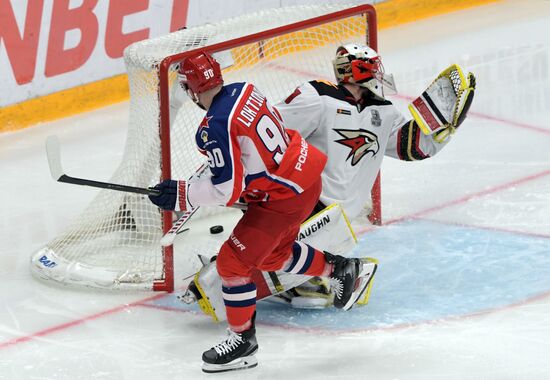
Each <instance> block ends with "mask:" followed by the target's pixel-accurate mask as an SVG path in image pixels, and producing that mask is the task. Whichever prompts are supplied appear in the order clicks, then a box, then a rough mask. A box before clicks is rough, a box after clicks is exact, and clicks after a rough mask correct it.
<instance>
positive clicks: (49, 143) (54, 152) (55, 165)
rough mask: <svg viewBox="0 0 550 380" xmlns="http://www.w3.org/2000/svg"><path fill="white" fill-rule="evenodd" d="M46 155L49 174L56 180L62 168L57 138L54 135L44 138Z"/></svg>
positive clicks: (61, 172)
mask: <svg viewBox="0 0 550 380" xmlns="http://www.w3.org/2000/svg"><path fill="white" fill-rule="evenodd" d="M46 156H47V157H48V165H49V166H50V174H51V175H52V178H53V179H54V180H55V181H57V180H59V178H61V176H62V175H63V168H62V167H61V153H60V148H59V139H58V138H57V136H55V135H52V136H48V137H47V138H46Z"/></svg>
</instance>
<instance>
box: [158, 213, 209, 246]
mask: <svg viewBox="0 0 550 380" xmlns="http://www.w3.org/2000/svg"><path fill="white" fill-rule="evenodd" d="M199 208H200V207H196V208H194V209H192V210H190V211H186V212H184V213H183V215H182V216H180V218H179V219H178V220H177V221H176V223H174V225H172V228H170V230H168V232H167V233H166V234H164V236H163V237H162V238H161V239H160V245H161V246H163V247H167V246H169V245H172V244H173V243H174V240H176V236H178V233H179V231H180V230H181V229H182V227H183V226H184V225H185V224H186V223H187V222H188V221H189V219H191V217H192V216H193V214H194V213H195V212H197V210H198V209H199Z"/></svg>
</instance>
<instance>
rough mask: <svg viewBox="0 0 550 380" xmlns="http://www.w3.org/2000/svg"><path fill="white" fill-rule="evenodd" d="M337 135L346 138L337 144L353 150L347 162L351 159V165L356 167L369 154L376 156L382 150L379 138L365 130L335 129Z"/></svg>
mask: <svg viewBox="0 0 550 380" xmlns="http://www.w3.org/2000/svg"><path fill="white" fill-rule="evenodd" d="M334 131H335V132H336V133H338V134H339V135H340V136H342V137H344V138H343V139H340V140H334V141H335V142H337V143H339V144H342V145H345V146H347V147H348V148H350V149H351V151H350V152H349V154H348V157H347V158H346V161H347V160H349V159H350V158H351V165H352V166H355V165H357V163H358V162H359V161H361V159H362V158H363V157H365V156H366V155H367V154H368V153H372V156H374V155H375V154H376V153H378V150H379V149H380V147H379V145H378V136H376V135H375V134H374V133H372V132H369V131H366V130H364V129H359V130H355V129H334Z"/></svg>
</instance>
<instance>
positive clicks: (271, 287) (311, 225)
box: [178, 204, 378, 322]
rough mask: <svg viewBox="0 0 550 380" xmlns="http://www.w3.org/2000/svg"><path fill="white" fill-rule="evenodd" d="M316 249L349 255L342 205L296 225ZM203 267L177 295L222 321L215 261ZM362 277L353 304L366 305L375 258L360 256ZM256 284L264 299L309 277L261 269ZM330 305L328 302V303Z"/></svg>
mask: <svg viewBox="0 0 550 380" xmlns="http://www.w3.org/2000/svg"><path fill="white" fill-rule="evenodd" d="M298 239H299V240H300V241H303V242H305V243H307V244H309V245H311V246H314V247H316V248H317V249H320V250H324V251H327V252H331V253H333V254H338V255H342V256H349V253H350V252H351V250H352V249H353V247H354V246H355V245H356V244H357V239H356V237H355V234H354V232H353V230H352V228H351V225H350V223H349V221H348V220H347V217H346V216H345V214H344V212H343V210H342V208H341V207H340V206H339V205H337V204H333V205H330V206H328V207H327V208H325V209H324V210H322V211H320V212H319V213H317V214H315V215H314V216H312V217H311V218H309V219H308V220H306V221H305V222H304V223H302V225H301V228H300V235H299V237H298ZM201 261H203V263H204V264H205V265H204V267H203V268H202V269H201V270H200V271H199V272H198V273H197V274H196V275H195V278H194V280H193V281H192V282H191V283H190V285H189V288H188V289H187V291H186V292H185V293H184V294H183V295H181V296H179V297H178V298H179V299H180V300H181V301H183V302H184V303H188V304H189V303H193V302H195V301H197V302H198V304H199V306H200V308H201V309H202V311H203V312H204V313H205V314H207V315H210V316H211V317H212V318H213V319H214V320H215V321H217V322H220V321H225V320H226V319H227V317H226V314H225V306H224V301H223V298H222V291H221V290H222V283H221V278H220V276H219V275H218V273H217V271H216V263H215V262H208V260H201ZM361 261H362V263H363V276H361V278H360V281H359V282H358V284H357V286H356V289H358V290H357V292H358V293H357V300H356V304H360V305H366V304H367V302H368V299H369V296H370V291H371V288H372V284H373V282H372V279H373V277H374V274H375V272H376V268H377V265H378V261H377V260H376V259H373V258H368V257H365V258H362V259H361ZM252 277H253V279H254V282H255V283H256V287H257V300H261V299H266V298H269V297H271V296H273V295H277V294H280V293H282V292H285V291H287V290H289V289H292V288H294V287H296V286H299V285H301V284H303V283H305V282H307V281H308V280H310V279H311V277H309V276H304V275H298V274H291V273H287V272H284V271H277V272H261V271H254V272H253V274H252ZM329 304H330V302H329Z"/></svg>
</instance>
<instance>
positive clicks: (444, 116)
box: [409, 64, 476, 142]
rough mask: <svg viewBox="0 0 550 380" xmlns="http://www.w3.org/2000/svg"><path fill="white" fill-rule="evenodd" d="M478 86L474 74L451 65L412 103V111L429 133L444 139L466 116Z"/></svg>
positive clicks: (436, 138)
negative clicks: (466, 73) (466, 72)
mask: <svg viewBox="0 0 550 380" xmlns="http://www.w3.org/2000/svg"><path fill="white" fill-rule="evenodd" d="M475 87H476V80H475V76H474V74H472V73H470V72H469V73H468V75H465V74H464V72H463V70H462V68H461V67H460V66H458V65H456V64H454V65H451V66H449V67H448V68H447V69H445V70H444V71H443V72H441V74H439V76H438V77H437V78H436V79H435V80H434V81H433V82H432V83H431V84H430V85H429V86H428V88H427V89H426V90H425V91H424V92H423V93H422V95H420V96H419V97H418V98H416V99H415V100H414V101H413V102H412V103H411V104H410V105H409V111H410V113H411V115H412V116H413V118H414V120H415V121H416V123H417V124H418V126H419V127H420V129H421V130H422V132H423V133H424V134H425V135H434V136H433V138H434V140H435V141H437V142H443V141H445V140H446V139H447V138H448V137H449V136H450V135H451V134H453V133H454V132H455V130H456V128H458V127H459V126H460V124H462V122H463V121H464V119H465V118H466V114H467V113H468V110H469V109H470V105H471V104H472V100H473V98H474V91H475Z"/></svg>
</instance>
